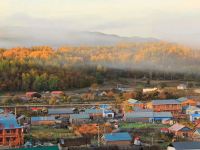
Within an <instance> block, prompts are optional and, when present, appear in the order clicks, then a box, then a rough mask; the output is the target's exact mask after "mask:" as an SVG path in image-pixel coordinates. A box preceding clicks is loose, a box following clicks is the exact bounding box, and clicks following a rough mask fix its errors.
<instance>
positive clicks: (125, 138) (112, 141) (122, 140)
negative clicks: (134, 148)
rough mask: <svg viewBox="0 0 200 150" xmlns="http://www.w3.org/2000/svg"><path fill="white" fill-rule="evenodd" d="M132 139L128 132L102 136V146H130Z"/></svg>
mask: <svg viewBox="0 0 200 150" xmlns="http://www.w3.org/2000/svg"><path fill="white" fill-rule="evenodd" d="M131 142H132V137H131V136H130V134H129V133H128V132H119V133H108V134H103V137H102V143H103V144H104V145H117V146H130V145H131Z"/></svg>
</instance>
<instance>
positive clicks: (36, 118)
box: [31, 116, 56, 122]
mask: <svg viewBox="0 0 200 150" xmlns="http://www.w3.org/2000/svg"><path fill="white" fill-rule="evenodd" d="M55 120H56V119H55V117H54V116H45V117H31V122H34V121H55Z"/></svg>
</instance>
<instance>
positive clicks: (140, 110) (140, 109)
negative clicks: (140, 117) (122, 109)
mask: <svg viewBox="0 0 200 150" xmlns="http://www.w3.org/2000/svg"><path fill="white" fill-rule="evenodd" d="M133 110H134V112H153V110H151V109H142V108H140V107H134V108H133Z"/></svg>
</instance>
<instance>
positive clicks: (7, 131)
mask: <svg viewBox="0 0 200 150" xmlns="http://www.w3.org/2000/svg"><path fill="white" fill-rule="evenodd" d="M23 143H24V134H23V129H22V127H21V126H20V125H19V124H18V123H17V119H16V116H15V115H13V114H0V147H1V146H11V147H16V146H20V145H22V144H23Z"/></svg>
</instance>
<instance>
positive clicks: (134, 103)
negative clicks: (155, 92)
mask: <svg viewBox="0 0 200 150" xmlns="http://www.w3.org/2000/svg"><path fill="white" fill-rule="evenodd" d="M123 105H124V107H126V106H131V107H140V108H144V103H142V102H141V101H139V100H136V99H132V98H130V99H128V100H127V101H124V102H123Z"/></svg>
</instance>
